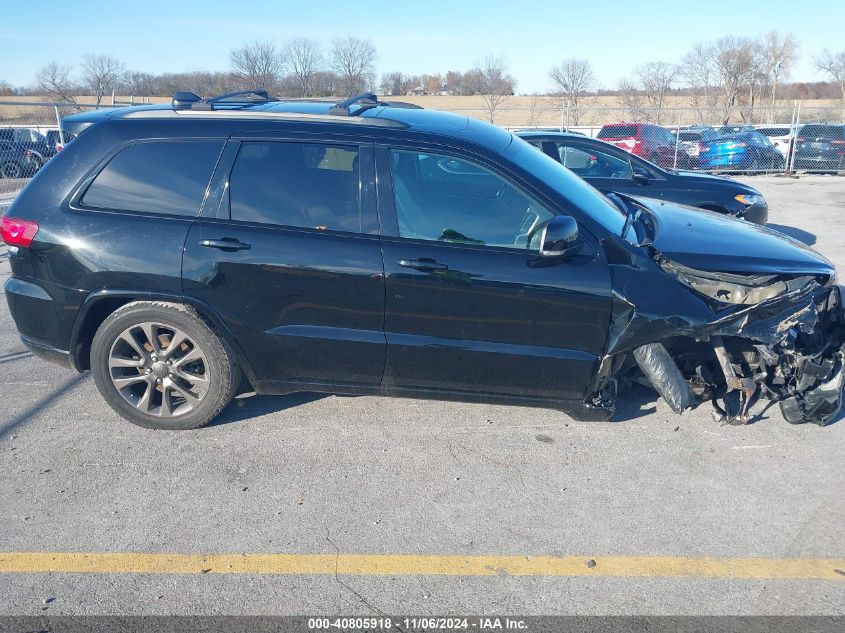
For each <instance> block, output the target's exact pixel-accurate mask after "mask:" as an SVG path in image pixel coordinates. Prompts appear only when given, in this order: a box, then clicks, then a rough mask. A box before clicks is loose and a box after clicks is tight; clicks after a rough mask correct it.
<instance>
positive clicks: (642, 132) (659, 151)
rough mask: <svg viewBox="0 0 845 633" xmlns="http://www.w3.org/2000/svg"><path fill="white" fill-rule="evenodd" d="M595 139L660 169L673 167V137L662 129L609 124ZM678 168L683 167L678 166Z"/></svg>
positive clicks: (650, 126) (639, 124) (647, 126)
mask: <svg viewBox="0 0 845 633" xmlns="http://www.w3.org/2000/svg"><path fill="white" fill-rule="evenodd" d="M596 138H600V139H601V140H603V141H606V142H608V143H612V144H613V145H616V146H617V147H619V148H621V149H624V150H625V151H626V152H631V153H632V154H636V155H637V156H639V157H640V158H645V159H646V160H648V161H651V162H652V163H655V164H657V165H660V166H661V167H669V168H671V167H674V166H675V137H674V136H672V133H671V132H670V131H669V130H667V129H666V128H664V127H660V126H659V125H651V124H649V123H611V124H609V125H605V126H604V127H603V128H602V129H601V130H599V134H598V136H597V137H596ZM678 167H685V165H681V164H680V163H679V164H678Z"/></svg>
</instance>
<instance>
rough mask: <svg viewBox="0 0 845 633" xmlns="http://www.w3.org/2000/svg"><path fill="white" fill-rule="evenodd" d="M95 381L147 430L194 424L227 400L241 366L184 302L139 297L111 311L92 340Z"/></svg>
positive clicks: (114, 405)
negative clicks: (147, 300)
mask: <svg viewBox="0 0 845 633" xmlns="http://www.w3.org/2000/svg"><path fill="white" fill-rule="evenodd" d="M91 371H92V373H93V375H94V383H95V384H96V385H97V389H98V390H99V391H100V394H102V396H103V398H105V400H106V402H107V403H108V404H109V406H110V407H111V408H112V409H114V410H115V411H116V412H117V413H119V414H120V415H121V416H122V417H123V418H125V419H126V420H128V421H129V422H132V423H133V424H137V425H138V426H142V427H144V428H148V429H167V430H182V429H195V428H198V427H201V426H203V425H205V424H208V423H209V422H210V421H211V420H213V419H214V418H215V417H216V416H217V415H218V414H219V413H220V412H221V411H222V410H223V409H224V408H225V407H226V405H227V404H228V403H229V401H230V400H231V399H232V396H233V395H234V394H235V392H236V390H237V388H238V383H239V382H240V372H239V370H238V368H237V367H236V365H235V363H234V361H233V360H232V357H231V355H230V354H229V353H228V352H227V350H226V348H225V346H224V345H223V343H222V342H221V341H220V339H219V338H218V337H217V335H216V334H215V333H214V332H213V331H212V330H211V328H210V327H209V326H208V325H207V324H206V323H205V321H203V320H202V319H201V318H200V316H199V315H198V314H197V313H196V312H195V311H194V310H193V309H192V308H190V307H188V306H185V305H183V304H178V303H166V302H146V301H143V302H142V301H138V302H133V303H129V304H127V305H125V306H123V307H121V308H119V309H118V310H116V311H115V312H113V313H112V314H111V315H110V316H109V317H108V318H107V319H106V320H105V321H104V322H103V324H102V325H101V326H100V328H99V329H98V330H97V332H96V334H95V335H94V339H93V341H92V343H91Z"/></svg>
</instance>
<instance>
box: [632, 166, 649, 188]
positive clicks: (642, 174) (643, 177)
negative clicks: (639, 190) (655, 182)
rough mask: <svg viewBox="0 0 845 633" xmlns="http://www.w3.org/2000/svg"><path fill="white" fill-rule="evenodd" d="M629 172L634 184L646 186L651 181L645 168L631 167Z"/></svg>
mask: <svg viewBox="0 0 845 633" xmlns="http://www.w3.org/2000/svg"><path fill="white" fill-rule="evenodd" d="M631 171H632V177H633V179H634V182H638V183H640V184H641V185H646V184H648V181H649V180H651V174H649V173H648V170H647V169H646V168H645V167H639V166H637V167H633V168H632V170H631Z"/></svg>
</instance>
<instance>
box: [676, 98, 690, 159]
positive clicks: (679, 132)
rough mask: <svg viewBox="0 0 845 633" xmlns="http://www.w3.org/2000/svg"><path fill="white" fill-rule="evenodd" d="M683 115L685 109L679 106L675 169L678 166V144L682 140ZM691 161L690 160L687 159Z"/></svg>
mask: <svg viewBox="0 0 845 633" xmlns="http://www.w3.org/2000/svg"><path fill="white" fill-rule="evenodd" d="M682 115H683V110H681V109H680V108H678V126H677V127H676V128H675V163H674V164H675V166H674V169H677V168H678V145H679V144H680V141H681V116H682ZM687 162H689V161H687Z"/></svg>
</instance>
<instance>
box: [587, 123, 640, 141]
mask: <svg viewBox="0 0 845 633" xmlns="http://www.w3.org/2000/svg"><path fill="white" fill-rule="evenodd" d="M637 132H638V130H637V126H636V125H613V126H605V127H603V128H602V129H601V130H599V134H598V136H597V137H596V138H630V137H632V136H637Z"/></svg>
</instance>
